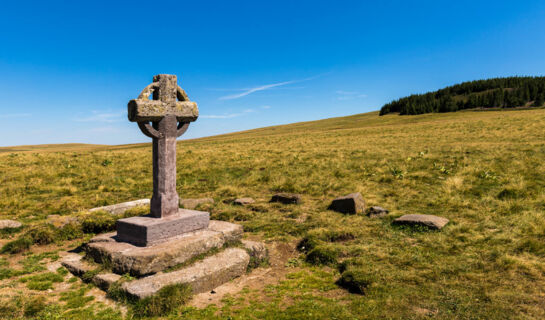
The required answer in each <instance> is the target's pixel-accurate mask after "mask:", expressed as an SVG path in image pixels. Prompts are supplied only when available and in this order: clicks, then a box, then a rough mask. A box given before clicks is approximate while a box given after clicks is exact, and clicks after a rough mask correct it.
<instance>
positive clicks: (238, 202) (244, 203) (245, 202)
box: [233, 198, 255, 206]
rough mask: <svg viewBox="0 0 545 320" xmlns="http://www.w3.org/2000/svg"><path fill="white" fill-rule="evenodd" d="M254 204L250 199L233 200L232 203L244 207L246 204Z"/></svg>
mask: <svg viewBox="0 0 545 320" xmlns="http://www.w3.org/2000/svg"><path fill="white" fill-rule="evenodd" d="M254 202H255V200H254V199H252V198H238V199H235V201H233V204H234V205H238V206H245V205H247V204H252V203H254Z"/></svg>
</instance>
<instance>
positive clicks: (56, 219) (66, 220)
mask: <svg viewBox="0 0 545 320" xmlns="http://www.w3.org/2000/svg"><path fill="white" fill-rule="evenodd" d="M47 223H50V224H52V225H53V226H55V227H56V228H62V227H64V226H65V225H67V224H71V223H78V218H76V217H72V216H61V215H58V214H50V215H48V216H47Z"/></svg>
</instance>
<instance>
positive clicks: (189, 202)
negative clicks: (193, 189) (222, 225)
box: [180, 198, 214, 210]
mask: <svg viewBox="0 0 545 320" xmlns="http://www.w3.org/2000/svg"><path fill="white" fill-rule="evenodd" d="M206 203H209V204H214V199H212V198H200V199H180V206H181V207H182V208H184V209H189V210H194V209H195V208H197V206H199V205H201V204H206Z"/></svg>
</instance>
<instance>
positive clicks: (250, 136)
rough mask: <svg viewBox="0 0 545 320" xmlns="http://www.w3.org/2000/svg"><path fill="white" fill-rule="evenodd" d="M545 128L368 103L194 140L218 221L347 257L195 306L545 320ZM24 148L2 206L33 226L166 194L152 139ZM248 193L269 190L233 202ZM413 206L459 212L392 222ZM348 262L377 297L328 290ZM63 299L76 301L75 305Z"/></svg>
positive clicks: (538, 116)
mask: <svg viewBox="0 0 545 320" xmlns="http://www.w3.org/2000/svg"><path fill="white" fill-rule="evenodd" d="M194 125H198V122H197V123H196V124H194ZM544 129H545V110H544V109H536V110H522V111H491V112H459V113H450V114H426V115H420V116H411V117H407V116H396V115H388V116H383V117H379V116H378V113H368V114H361V115H354V116H350V117H344V118H335V119H327V120H321V121H314V122H306V123H297V124H292V125H286V126H277V127H270V128H262V129H257V130H250V131H246V132H240V133H234V134H228V135H222V136H216V137H209V138H202V139H195V140H189V141H182V142H179V144H178V164H177V165H178V172H177V174H178V192H179V194H180V196H181V197H204V196H208V197H213V198H215V199H216V205H214V206H213V207H211V208H210V210H211V213H212V217H213V218H216V219H223V220H229V221H235V222H237V223H241V224H242V225H243V226H244V227H245V229H246V231H247V232H251V233H253V234H254V235H255V236H258V237H261V238H263V239H266V240H267V241H293V240H300V239H307V240H308V239H312V240H314V241H316V245H317V246H318V247H319V248H321V249H322V250H324V252H332V253H333V254H334V255H335V261H336V263H343V264H342V266H341V267H338V266H337V265H335V263H333V264H332V265H330V266H312V265H310V264H305V263H303V269H302V270H303V271H298V272H295V273H293V274H292V275H290V276H289V277H288V278H287V279H284V280H283V281H281V282H279V284H278V285H275V286H271V287H268V288H267V290H266V291H265V292H252V291H248V290H246V291H244V290H243V291H242V292H241V293H240V294H239V295H235V296H233V297H231V298H228V299H226V300H225V301H224V305H223V306H222V307H221V308H219V309H218V308H215V307H209V308H207V309H204V310H195V309H191V308H189V309H187V308H186V309H182V311H180V312H183V313H184V314H185V315H186V316H188V317H194V318H211V317H213V316H219V317H227V316H232V317H235V318H242V319H254V318H259V319H261V318H265V319H273V318H274V319H288V318H301V319H325V318H329V319H331V318H338V319H344V318H371V319H376V318H400V319H408V318H410V319H426V318H437V319H466V318H467V319H528V318H531V319H540V318H544V317H545V301H544V296H545V290H544V289H543V288H545V274H544V272H545V215H544V212H545V192H544V190H545V164H544V162H543V159H545V130H544ZM190 130H191V129H190ZM14 150H19V149H18V148H12V150H11V151H4V152H2V151H0V191H1V195H2V196H1V197H0V208H1V211H0V212H1V217H0V218H16V219H19V220H21V221H23V222H24V223H26V225H27V227H25V228H31V227H32V226H33V225H40V224H43V223H44V221H45V218H46V216H47V215H49V214H54V213H56V214H66V215H70V214H74V213H75V212H78V211H83V210H85V209H88V208H91V207H96V206H100V205H105V204H113V203H118V202H123V201H128V200H132V199H138V198H147V197H150V196H151V190H152V185H151V184H152V181H151V147H150V145H149V144H142V145H132V146H115V147H105V146H78V147H75V146H74V147H71V148H70V149H66V150H64V149H63V148H62V146H55V147H54V148H49V150H46V149H41V148H40V147H35V148H30V147H25V148H24V150H25V151H14ZM277 191H287V192H297V193H301V194H302V195H303V201H304V202H303V204H302V205H300V206H291V205H290V206H282V205H278V204H269V203H268V202H267V201H268V199H269V198H270V196H271V195H272V193H274V192H277ZM351 192H361V193H362V194H363V196H364V198H365V199H366V201H367V204H368V205H380V206H383V207H386V208H388V209H390V211H391V214H390V217H387V218H384V219H373V220H371V219H369V218H367V217H365V216H361V215H355V216H344V215H342V214H339V213H335V212H331V211H328V210H327V206H328V204H329V202H330V201H331V199H332V198H334V197H336V196H339V195H344V194H347V193H351ZM243 196H249V197H253V198H255V199H256V200H258V201H257V203H256V204H255V205H253V206H251V207H247V208H241V207H234V206H231V205H230V204H229V200H232V199H234V198H235V197H243ZM408 213H425V214H435V215H440V216H444V217H447V218H449V219H450V220H451V223H450V224H449V225H447V227H445V229H444V230H442V231H441V232H425V231H422V230H413V229H406V228H398V227H393V226H392V225H391V221H392V220H393V218H395V217H397V216H400V215H402V214H408ZM25 230H27V229H23V230H22V231H21V232H20V233H19V234H10V235H4V238H5V240H3V242H6V241H8V238H10V239H13V238H16V237H17V236H19V235H20V234H22V233H24V232H25ZM31 250H33V249H31ZM19 255H20V254H19ZM19 255H14V256H13V255H4V256H5V258H6V261H8V265H9V266H6V267H5V268H8V267H9V268H17V265H16V264H15V263H14V262H12V260H13V259H14V257H15V256H19ZM304 258H305V255H304V253H302V255H301V261H302V260H304ZM301 261H292V262H290V263H293V264H298V265H299V264H301V263H302V262H301ZM344 269H346V270H344ZM341 271H345V272H346V271H350V272H353V273H355V274H357V275H358V276H360V277H363V278H364V279H366V281H368V283H369V285H368V288H367V289H366V291H365V294H364V295H357V294H351V295H348V296H340V297H335V296H331V295H328V294H327V292H330V291H331V290H338V286H337V285H336V284H335V282H336V281H337V280H338V279H339V277H340V276H341V273H340V272H341ZM16 279H17V277H11V278H7V279H4V280H2V283H4V285H7V284H9V283H10V281H11V282H13V281H16ZM248 296H256V297H257V298H255V299H246V297H248ZM286 297H289V299H288V298H286ZM247 300H250V301H252V302H251V303H247V302H242V301H247ZM58 308H59V310H57V311H58V312H61V313H62V312H66V310H72V309H70V308H68V309H66V308H67V307H66V306H65V305H64V303H63V302H59V307H58ZM83 308H84V307H81V310H83ZM97 308H98V307H97ZM74 310H80V309H77V308H76V309H74ZM74 310H72V312H74V314H77V316H78V317H79V316H81V314H82V313H81V312H83V311H81V312H80V313H77V312H75V311H74ZM97 310H98V309H97ZM111 316H112V317H117V316H118V315H115V316H114V315H113V314H111ZM74 317H75V316H74ZM95 317H98V316H96V315H95Z"/></svg>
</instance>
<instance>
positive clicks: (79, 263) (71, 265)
mask: <svg viewBox="0 0 545 320" xmlns="http://www.w3.org/2000/svg"><path fill="white" fill-rule="evenodd" d="M82 259H83V257H82V256H80V255H78V254H73V255H68V256H66V257H65V258H64V259H63V261H62V263H61V264H62V266H63V267H65V268H66V269H68V271H70V273H72V274H73V275H75V276H77V277H81V276H82V275H83V274H84V273H86V272H88V271H91V270H94V268H95V267H94V266H92V265H90V264H88V263H86V262H85V261H84V260H82Z"/></svg>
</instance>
